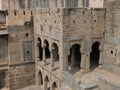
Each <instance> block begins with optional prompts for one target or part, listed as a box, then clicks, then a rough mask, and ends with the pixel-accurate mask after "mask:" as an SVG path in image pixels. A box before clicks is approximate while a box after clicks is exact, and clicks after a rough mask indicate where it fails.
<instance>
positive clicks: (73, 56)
mask: <svg viewBox="0 0 120 90" xmlns="http://www.w3.org/2000/svg"><path fill="white" fill-rule="evenodd" d="M74 52H75V51H74V48H73V47H72V52H71V67H73V66H74V62H75V54H74Z"/></svg>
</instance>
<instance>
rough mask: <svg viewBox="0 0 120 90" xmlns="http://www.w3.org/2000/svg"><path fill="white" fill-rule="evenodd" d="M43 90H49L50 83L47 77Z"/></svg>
mask: <svg viewBox="0 0 120 90" xmlns="http://www.w3.org/2000/svg"><path fill="white" fill-rule="evenodd" d="M44 85H45V90H50V83H49V78H48V76H46V77H45V84H44Z"/></svg>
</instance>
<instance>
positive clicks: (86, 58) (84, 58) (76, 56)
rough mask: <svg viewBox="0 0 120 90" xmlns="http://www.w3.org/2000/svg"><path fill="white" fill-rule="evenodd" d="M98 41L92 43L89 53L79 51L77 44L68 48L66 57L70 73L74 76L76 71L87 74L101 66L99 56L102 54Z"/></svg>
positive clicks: (79, 47)
mask: <svg viewBox="0 0 120 90" xmlns="http://www.w3.org/2000/svg"><path fill="white" fill-rule="evenodd" d="M99 48H100V43H99V42H98V41H96V42H94V43H93V44H92V47H91V49H92V50H91V52H90V51H89V52H83V51H81V46H80V45H79V44H74V45H72V46H71V48H70V54H69V56H68V66H69V67H70V68H69V71H70V73H72V74H74V73H76V72H78V71H80V70H81V71H83V72H89V71H90V70H94V69H95V68H97V67H98V66H99V65H101V64H102V58H101V54H102V53H103V52H102V51H101V50H99Z"/></svg>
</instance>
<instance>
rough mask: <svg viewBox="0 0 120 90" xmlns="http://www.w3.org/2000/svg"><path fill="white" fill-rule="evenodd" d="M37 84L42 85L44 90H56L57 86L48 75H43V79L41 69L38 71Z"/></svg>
mask: <svg viewBox="0 0 120 90" xmlns="http://www.w3.org/2000/svg"><path fill="white" fill-rule="evenodd" d="M38 84H39V86H42V88H43V89H44V90H58V86H57V83H56V82H53V83H52V82H51V81H50V79H49V78H48V76H45V78H44V79H43V75H42V73H41V71H39V73H38Z"/></svg>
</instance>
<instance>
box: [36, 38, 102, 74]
mask: <svg viewBox="0 0 120 90" xmlns="http://www.w3.org/2000/svg"><path fill="white" fill-rule="evenodd" d="M99 48H100V43H99V42H98V41H96V42H94V43H93V44H92V46H91V51H89V52H84V51H81V45H79V44H73V45H72V46H71V48H70V50H69V52H70V54H69V55H68V67H70V68H69V71H72V72H71V73H75V72H78V71H80V70H81V71H90V70H94V69H95V68H96V67H98V66H99V65H101V64H102V59H101V54H102V53H103V52H102V51H101V50H99ZM38 49H39V52H38V53H39V56H38V58H39V60H41V61H43V62H44V63H47V60H48V59H50V60H51V67H52V68H53V69H54V65H55V64H54V63H55V62H59V53H58V52H59V47H58V45H57V44H56V43H52V45H51V48H49V42H48V41H47V40H44V43H43V45H42V43H41V39H40V38H38Z"/></svg>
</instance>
